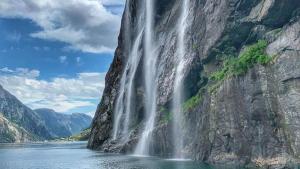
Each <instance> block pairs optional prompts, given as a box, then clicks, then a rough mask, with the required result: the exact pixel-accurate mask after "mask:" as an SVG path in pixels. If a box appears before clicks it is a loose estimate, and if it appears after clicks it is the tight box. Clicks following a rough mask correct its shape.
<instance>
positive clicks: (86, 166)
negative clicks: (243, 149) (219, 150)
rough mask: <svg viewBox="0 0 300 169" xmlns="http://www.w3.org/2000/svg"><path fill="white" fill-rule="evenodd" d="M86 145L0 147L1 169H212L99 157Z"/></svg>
mask: <svg viewBox="0 0 300 169" xmlns="http://www.w3.org/2000/svg"><path fill="white" fill-rule="evenodd" d="M85 147H86V142H76V143H64V144H63V143H49V144H0V168H1V169H214V168H213V167H210V166H207V165H204V164H200V163H195V162H192V161H174V160H164V159H159V158H150V157H149V158H139V157H133V156H124V155H117V154H103V153H99V152H95V151H91V150H88V149H86V148H85Z"/></svg>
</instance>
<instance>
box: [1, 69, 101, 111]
mask: <svg viewBox="0 0 300 169" xmlns="http://www.w3.org/2000/svg"><path fill="white" fill-rule="evenodd" d="M39 74H40V72H39V71H38V70H29V69H26V68H17V69H16V70H11V69H8V68H2V69H0V75H1V76H0V84H1V85H2V86H3V87H4V88H5V89H6V90H8V91H9V92H10V93H12V94H13V95H15V96H16V97H17V98H18V99H20V100H21V101H22V102H23V103H25V104H26V105H28V106H29V107H31V108H32V109H37V108H51V109H54V110H56V111H57V112H69V111H70V110H72V109H76V108H80V107H86V106H94V107H95V108H96V105H95V100H96V101H98V100H99V99H100V97H101V94H102V92H103V89H104V86H105V73H93V72H92V73H79V74H78V75H77V77H75V78H53V79H52V80H51V81H45V80H39V79H38V77H39Z"/></svg>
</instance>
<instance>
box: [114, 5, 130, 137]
mask: <svg viewBox="0 0 300 169" xmlns="http://www.w3.org/2000/svg"><path fill="white" fill-rule="evenodd" d="M129 3H130V0H127V1H126V5H125V17H124V18H125V21H124V30H125V32H126V34H127V33H129V27H130V25H129ZM125 36H126V35H125ZM128 37H130V36H127V37H126V38H124V39H126V40H127V43H126V47H125V48H126V51H128V50H129V49H130V47H129V46H130V45H129V44H130V42H128V40H130V38H128ZM128 53H129V52H128ZM128 66H129V64H128V63H127V64H126V66H125V68H124V70H123V74H122V76H121V81H120V87H119V94H118V97H117V100H116V105H115V109H114V120H113V122H114V123H113V140H116V139H117V138H118V135H119V134H120V127H121V124H120V122H121V118H122V116H123V112H124V96H125V83H126V72H127V70H128Z"/></svg>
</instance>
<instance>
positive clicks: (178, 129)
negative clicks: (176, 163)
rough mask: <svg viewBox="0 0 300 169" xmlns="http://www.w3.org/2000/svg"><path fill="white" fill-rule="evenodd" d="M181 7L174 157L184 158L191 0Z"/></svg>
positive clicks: (174, 115)
mask: <svg viewBox="0 0 300 169" xmlns="http://www.w3.org/2000/svg"><path fill="white" fill-rule="evenodd" d="M182 2H183V4H182V7H181V15H180V18H179V21H178V25H177V31H178V32H177V33H178V42H177V49H178V51H177V64H176V65H177V66H176V74H175V81H174V92H173V102H172V112H173V137H174V138H173V140H174V152H173V153H174V154H173V156H174V158H180V159H181V158H184V154H183V148H184V147H183V138H184V135H183V126H182V124H183V117H182V113H183V110H182V104H183V99H184V98H183V80H184V79H183V78H184V68H185V65H186V60H185V58H184V57H185V54H186V46H185V36H186V29H187V18H188V15H189V12H188V9H189V0H183V1H182Z"/></svg>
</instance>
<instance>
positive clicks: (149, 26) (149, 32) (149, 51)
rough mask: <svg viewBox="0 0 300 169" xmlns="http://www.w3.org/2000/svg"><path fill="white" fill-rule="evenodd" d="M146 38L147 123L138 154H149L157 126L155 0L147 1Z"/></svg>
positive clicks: (139, 143) (136, 152)
mask: <svg viewBox="0 0 300 169" xmlns="http://www.w3.org/2000/svg"><path fill="white" fill-rule="evenodd" d="M145 3H146V4H145V10H146V11H145V12H146V19H145V22H146V23H145V26H146V27H145V38H144V49H145V54H144V77H145V88H146V92H145V111H146V119H145V120H146V121H145V122H146V125H145V126H144V130H143V132H142V136H141V138H140V140H139V142H138V144H137V147H136V150H135V154H136V155H149V147H150V142H151V140H152V131H153V130H154V126H155V119H156V109H157V108H156V90H157V82H156V80H157V67H156V64H157V54H155V51H154V47H153V20H154V16H153V10H154V4H153V0H146V1H145Z"/></svg>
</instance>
